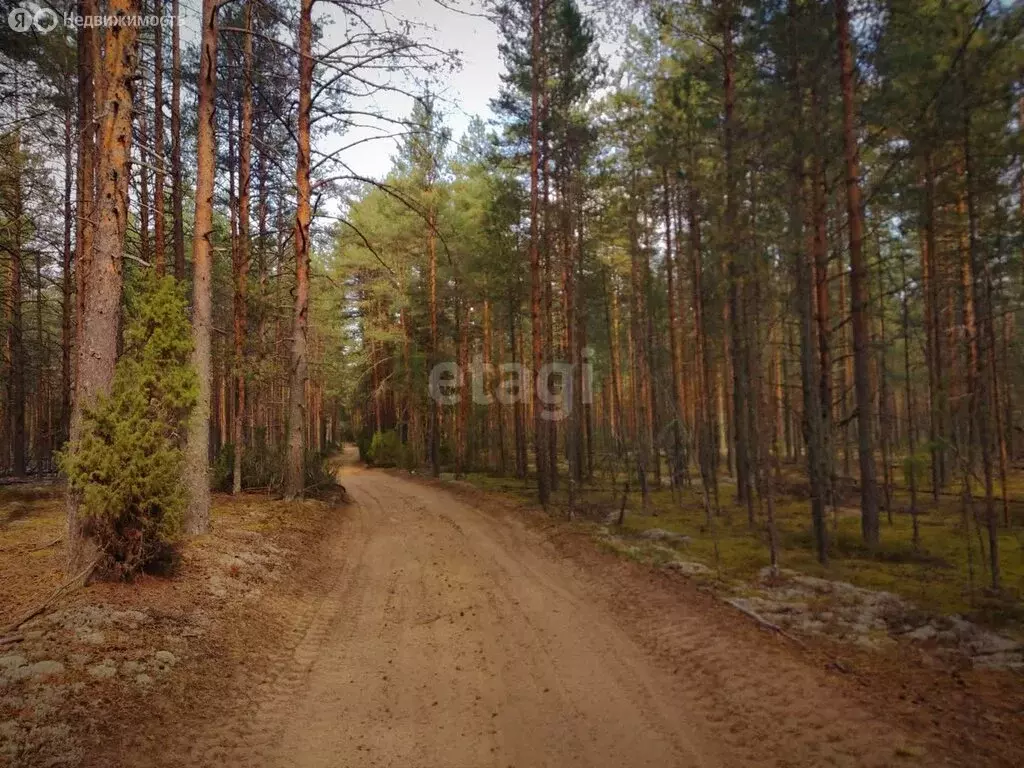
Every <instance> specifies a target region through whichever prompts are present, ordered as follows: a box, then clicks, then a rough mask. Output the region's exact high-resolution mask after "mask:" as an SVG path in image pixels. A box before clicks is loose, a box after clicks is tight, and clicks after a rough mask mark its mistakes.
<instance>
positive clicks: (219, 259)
mask: <svg viewBox="0 0 1024 768" xmlns="http://www.w3.org/2000/svg"><path fill="white" fill-rule="evenodd" d="M111 3H113V4H112V5H109V4H108V5H109V9H110V10H109V11H108V10H107V9H106V8H105V11H104V12H109V13H113V14H115V15H120V16H124V17H132V16H135V15H137V14H140V13H142V12H143V8H142V6H141V5H140V3H139V2H138V1H137V0H111ZM328 6H330V7H331V8H333V9H334V10H333V11H332V13H341V14H345V13H346V9H347V10H352V8H351V7H350V6H347V5H346V4H344V3H330V4H323V5H316V4H314V3H312V2H311V0H302V2H294V3H282V2H279V1H278V0H246V2H244V3H238V4H229V5H226V6H222V7H221V6H219V5H218V4H215V3H213V2H204V4H203V15H202V18H201V23H202V29H203V35H202V39H201V40H200V41H199V42H200V43H201V44H200V45H199V46H198V47H195V48H190V47H189V46H188V45H187V44H186V41H182V39H181V38H182V36H181V32H180V22H179V20H178V14H179V13H182V12H184V13H186V14H187V13H190V12H191V9H190V8H183V7H182V6H181V5H180V4H179V3H178V0H171V2H170V6H169V9H168V7H167V4H166V2H165V0H156V2H154V3H152V4H150V5H148V6H147V8H146V12H147V13H148V12H150V11H152V12H154V13H157V14H165V12H166V11H168V10H169V18H170V17H173V23H172V24H171V27H170V30H169V34H165V32H164V30H160V31H157V30H154V29H152V28H148V27H144V26H138V25H123V26H119V27H117V28H116V29H106V28H103V27H83V28H82V29H80V30H78V31H77V32H76V34H75V35H74V37H72V36H70V35H65V36H59V35H49V36H46V37H45V39H44V38H43V37H42V36H39V37H33V36H25V35H21V34H16V33H13V32H7V31H3V32H2V35H3V37H2V40H3V43H4V45H3V53H2V54H0V65H2V66H3V68H4V73H5V78H4V83H5V85H4V86H3V88H4V89H5V91H4V99H3V101H2V103H0V146H2V148H3V152H2V153H0V298H2V304H0V310H2V320H3V327H2V335H0V338H2V352H3V355H2V373H3V388H2V393H0V406H2V420H0V467H2V470H3V471H4V472H5V473H11V474H17V475H30V474H33V473H38V472H47V471H49V470H50V469H51V468H52V467H53V461H52V458H51V456H52V453H53V451H54V450H56V449H58V448H59V447H60V446H61V445H62V443H63V442H64V441H65V440H66V439H67V438H68V437H75V436H77V435H78V429H79V426H80V424H81V421H82V418H83V416H84V415H85V414H86V412H87V411H88V410H89V408H90V406H91V404H92V403H94V402H96V398H97V397H99V396H100V395H102V394H104V393H106V392H108V391H109V389H110V385H111V381H112V380H113V376H114V371H115V368H116V363H117V360H118V358H119V357H121V356H123V354H124V344H125V335H124V332H123V329H125V328H126V327H127V325H126V320H127V319H129V317H128V314H127V310H126V306H128V302H129V301H130V299H131V297H132V296H133V295H134V291H136V290H138V289H139V286H140V285H141V281H142V279H143V278H144V276H146V275H148V273H149V272H150V271H153V272H155V273H158V274H159V273H162V272H167V273H171V272H173V274H174V277H175V279H176V280H177V281H179V282H185V283H186V285H187V286H188V287H190V288H191V295H192V301H191V307H190V311H191V312H190V317H191V320H192V323H193V329H194V339H193V355H194V359H193V364H194V366H195V368H196V371H197V374H198V397H197V405H196V408H195V411H194V413H193V419H192V421H191V424H190V439H189V443H188V456H189V460H188V467H189V470H188V478H189V479H188V487H189V488H190V490H191V491H192V493H191V494H190V522H189V528H190V529H191V530H193V531H200V530H204V529H205V528H206V526H207V525H208V519H209V497H208V492H207V487H208V481H211V480H212V483H213V485H215V486H216V487H220V488H224V489H228V488H230V489H232V490H233V491H234V492H236V493H237V492H241V491H243V490H245V489H246V488H252V487H273V488H276V489H280V490H281V491H282V492H284V493H285V494H286V495H287V496H289V497H293V496H299V495H301V494H302V493H303V492H304V490H305V487H306V485H307V482H308V479H307V469H308V466H307V465H308V462H309V461H310V460H311V457H312V456H313V455H315V454H316V453H317V452H318V451H320V450H323V449H325V448H326V447H327V446H329V445H330V444H331V443H333V442H335V441H337V440H339V439H341V437H342V436H343V435H346V434H347V435H351V436H353V437H358V438H359V439H360V441H361V442H362V443H363V444H364V446H366V447H369V446H370V445H371V444H372V442H373V435H374V434H375V433H381V434H382V435H384V434H385V433H392V432H394V433H395V436H391V435H390V434H387V436H384V437H381V438H379V439H378V440H377V443H378V446H380V445H386V446H391V447H393V446H395V445H396V444H397V445H401V446H402V448H401V449H400V450H395V451H392V450H391V449H390V448H389V455H391V454H395V456H396V457H397V458H396V460H401V461H403V462H405V463H407V464H409V465H415V466H418V465H420V464H421V463H428V464H429V465H430V469H431V471H432V472H433V473H434V474H440V473H441V472H442V470H445V469H446V468H451V469H454V470H455V471H456V472H457V473H459V474H460V475H461V474H464V473H466V472H469V471H473V470H475V469H486V470H488V471H491V472H494V473H498V474H506V473H507V474H513V475H515V476H516V477H518V478H523V479H526V478H529V477H531V475H532V479H533V481H534V482H536V484H537V486H536V487H537V493H538V497H539V499H540V500H541V502H542V503H544V504H545V505H547V506H549V507H552V508H553V507H554V506H557V505H561V504H563V503H564V504H565V506H566V508H567V510H568V514H574V513H575V512H576V511H577V510H578V509H580V508H581V501H584V500H585V499H584V497H585V496H586V494H587V493H588V492H589V491H590V489H592V488H594V487H595V486H596V485H599V484H601V483H606V484H608V485H609V486H611V487H614V488H615V489H616V493H621V494H622V496H620V497H619V498H620V500H622V503H620V504H619V509H620V511H621V513H622V514H625V511H626V507H627V502H628V495H629V494H630V493H631V492H632V491H634V490H635V489H639V490H640V494H639V500H640V509H641V510H648V511H651V512H653V511H655V510H656V504H655V503H654V499H655V497H656V495H657V492H658V489H659V488H661V487H662V486H665V485H667V486H668V487H670V488H671V489H672V491H673V493H674V494H675V496H676V498H683V494H684V492H685V491H687V490H688V489H690V488H691V486H692V487H694V492H696V493H698V494H699V498H701V499H702V506H703V510H702V511H703V514H704V518H705V524H706V525H708V526H712V527H713V526H714V525H715V524H716V521H717V520H719V519H720V518H721V517H722V516H723V515H729V514H731V511H732V510H733V507H734V505H738V506H739V507H741V508H743V511H744V512H745V515H744V517H745V520H746V522H747V524H748V525H749V526H751V528H752V530H753V531H755V533H756V532H758V531H763V532H764V534H765V539H766V540H770V541H772V542H776V539H775V533H774V532H773V528H772V522H771V513H770V510H771V509H772V505H773V499H774V498H775V496H776V495H777V494H778V493H780V492H782V491H784V490H785V489H786V487H787V485H789V484H791V483H793V482H799V484H800V485H803V484H804V483H806V486H807V495H808V497H809V502H808V506H809V508H810V515H809V518H810V519H809V527H810V529H811V531H812V536H813V541H814V546H815V548H816V550H817V555H818V557H819V559H820V560H821V561H822V562H826V561H827V560H828V558H829V556H830V553H832V550H833V549H834V543H835V542H834V539H835V536H836V530H837V528H838V527H839V525H840V511H841V508H842V507H844V506H847V505H849V503H850V502H849V497H851V496H852V495H858V496H859V497H860V505H859V506H860V522H861V539H862V540H863V543H864V544H865V546H866V548H867V549H869V550H871V549H877V548H879V547H882V546H885V544H886V530H887V529H886V527H885V523H884V521H883V519H882V512H883V511H884V512H885V513H886V517H887V519H889V520H893V519H895V515H897V514H899V513H900V511H901V507H900V504H901V502H900V500H899V499H900V496H899V495H898V494H896V493H895V492H894V489H895V486H896V485H897V478H898V477H899V476H900V474H901V473H900V472H898V471H896V469H898V468H899V467H900V466H901V465H902V466H903V468H904V472H903V476H904V477H905V479H906V480H907V482H908V484H909V485H910V491H911V496H912V498H913V501H912V502H911V511H912V513H913V515H914V516H915V520H916V519H917V518H916V516H917V514H918V513H919V512H920V511H922V509H921V506H922V503H921V502H922V500H923V499H926V498H930V499H931V503H932V504H933V505H935V504H937V503H938V502H940V501H941V500H942V499H943V498H948V497H953V496H955V497H956V498H957V499H959V502H960V505H961V511H962V515H961V526H962V529H963V534H964V541H965V542H967V544H966V545H965V546H966V547H967V549H968V551H969V552H970V553H971V557H972V564H973V563H974V559H973V558H975V557H977V562H979V563H982V564H983V565H984V569H985V576H986V579H987V583H988V585H989V586H991V587H993V588H999V587H1000V586H1001V581H1000V575H1001V572H1000V558H999V543H1000V534H1001V533H1002V532H1003V531H1004V529H1005V528H1006V527H1007V526H1008V525H1009V523H1010V522H1011V512H1012V510H1011V508H1010V504H1009V494H1008V491H1007V486H1008V475H1009V473H1010V472H1011V469H1012V466H1013V462H1014V461H1015V460H1016V459H1019V458H1020V455H1021V441H1020V439H1019V438H1018V437H1016V435H1017V433H1018V431H1019V429H1020V427H1021V424H1020V415H1019V413H1018V411H1019V403H1020V400H1021V394H1020V387H1021V377H1020V373H1021V372H1020V360H1019V351H1020V350H1019V349H1018V346H1019V345H1018V344H1017V341H1016V333H1015V324H1016V322H1017V319H1018V318H1017V314H1018V312H1019V302H1018V298H1019V296H1018V291H1017V289H1016V287H1015V286H1017V285H1018V284H1019V280H1020V276H1021V266H1020V248H1019V245H1020V239H1021V231H1022V230H1021V227H1022V216H1024V204H1022V203H1021V201H1020V197H1021V189H1022V187H1021V182H1020V176H1021V170H1020V167H1021V166H1020V156H1021V152H1020V130H1019V129H1020V126H1019V119H1020V110H1021V103H1022V102H1021V85H1020V66H1019V65H1020V62H1019V60H1018V59H1019V57H1018V56H1016V55H1015V54H1016V51H1017V49H1018V48H1019V42H1020V40H1019V37H1020V31H1019V30H1020V23H1021V13H1022V11H1021V9H1019V8H1017V7H1008V6H1005V5H1000V4H993V3H985V2H982V1H981V0H977V1H976V2H975V1H974V0H971V1H970V2H964V3H959V4H927V3H925V4H922V3H917V2H910V0H893V2H890V3H887V4H886V5H885V6H884V7H883V6H882V5H880V4H878V3H873V2H868V3H866V4H864V3H862V4H850V3H848V2H847V1H846V0H829V1H828V2H822V3H808V2H799V1H798V0H792V1H790V0H766V1H764V2H752V1H751V0H721V1H720V2H715V3H704V4H688V5H687V4H648V5H643V6H637V7H633V11H631V13H630V14H629V15H628V16H626V17H624V18H623V26H624V27H625V28H627V29H628V36H627V38H626V40H625V48H624V49H623V50H625V51H627V52H628V55H627V56H625V57H624V60H623V61H622V62H621V64H620V66H619V68H618V70H617V71H615V72H612V73H608V72H606V65H605V63H604V62H603V61H602V60H601V57H600V56H599V54H598V46H597V39H598V35H597V32H596V31H595V28H594V26H593V25H592V24H591V23H590V21H589V20H588V19H587V18H586V16H585V14H584V13H583V11H582V10H581V8H580V7H579V6H578V5H577V4H576V3H575V2H573V0H550V1H545V2H540V1H539V0H507V2H501V3H497V4H496V5H494V6H493V8H492V10H493V12H494V19H495V21H496V22H497V25H498V29H499V31H500V33H501V42H500V49H499V55H500V56H501V57H502V60H503V62H504V64H505V72H504V74H503V78H502V84H501V90H500V92H499V93H498V94H497V97H496V99H495V101H494V104H493V111H494V116H495V122H494V123H493V124H492V125H490V126H488V125H485V124H483V123H482V122H476V123H474V124H473V125H472V126H471V127H470V129H469V130H468V131H467V132H466V133H465V134H464V135H463V136H461V137H458V138H457V139H456V140H453V138H452V135H451V131H450V129H449V128H447V127H446V125H445V120H444V111H445V107H444V102H443V100H442V99H439V98H438V97H437V96H436V95H435V89H433V88H431V87H429V86H427V85H424V84H422V83H419V82H417V83H416V84H415V85H412V86H409V87H408V88H407V89H406V88H405V87H404V86H402V85H401V84H396V83H397V81H396V80H395V78H394V77H393V76H392V73H393V72H394V71H398V70H406V71H415V72H417V73H426V74H428V75H429V74H435V73H436V72H438V71H441V70H442V68H443V67H445V66H446V65H448V64H449V63H450V61H451V58H450V56H449V55H448V54H447V53H446V52H444V51H438V50H436V49H434V48H433V47H431V46H430V45H427V44H423V43H421V42H420V41H418V40H417V39H416V29H415V25H410V26H409V27H408V28H405V27H395V26H393V25H391V24H389V23H387V21H386V19H387V16H386V13H385V12H386V5H385V0H367V1H365V2H361V3H360V4H359V13H358V14H357V13H349V14H348V15H346V20H347V24H346V25H345V26H344V28H343V29H341V30H340V31H339V30H335V31H333V32H332V33H331V34H332V35H334V34H335V33H337V34H338V35H340V37H339V39H337V40H335V39H333V37H332V38H331V44H330V46H327V44H326V40H327V37H326V36H325V33H324V32H323V29H322V24H321V19H320V17H319V14H318V12H317V9H318V8H327V7H328ZM75 8H76V9H77V10H78V11H79V12H80V13H82V14H94V13H97V12H98V6H97V4H96V3H95V2H94V0H81V2H79V3H77V4H76V6H75ZM217 14H219V16H218V15H217ZM165 15H166V14H165ZM168 48H169V50H168ZM101 54H102V55H101ZM403 90H405V91H406V93H405V95H406V96H408V97H410V103H411V104H412V105H413V108H412V109H411V110H410V114H408V115H407V116H404V117H401V118H392V117H389V116H384V115H379V114H376V115H375V114H374V113H373V111H372V110H370V111H368V110H367V108H366V105H367V100H368V99H370V100H372V99H373V97H374V96H375V95H379V94H382V93H385V92H391V93H394V92H403ZM193 106H194V107H195V109H193ZM192 115H196V122H195V123H193V118H192ZM782 117H784V118H785V119H781V118H782ZM363 121H369V122H371V123H373V124H374V125H375V126H376V127H377V128H379V129H380V130H379V133H380V135H381V137H388V136H389V134H392V133H393V134H394V136H390V138H398V139H399V142H398V150H397V153H396V158H395V164H394V167H393V169H392V171H391V173H390V174H389V175H388V177H387V178H385V179H365V178H362V177H360V176H359V175H358V174H356V173H353V172H352V170H351V168H349V167H348V165H347V164H346V161H345V157H346V155H345V153H346V151H352V150H353V149H354V148H356V147H359V146H361V142H364V141H366V140H368V139H366V138H365V137H363V136H362V135H360V136H358V137H356V136H353V137H351V140H349V138H347V135H346V134H343V133H341V134H339V132H343V131H345V130H348V127H349V126H352V125H355V124H357V123H361V122H363ZM30 125H31V126H36V125H38V126H40V127H41V130H29V129H28V126H30ZM383 126H386V127H383ZM367 130H368V129H367ZM331 133H334V134H335V135H336V136H337V135H341V136H342V138H341V139H340V140H332V141H331V142H323V141H321V140H320V139H321V138H322V137H323V136H324V135H326V134H331ZM167 187H169V189H167ZM333 201H341V203H340V204H339V205H336V204H334V202H333ZM328 223H329V224H330V226H329V227H328V226H325V225H327V224H328ZM186 240H188V241H189V242H190V243H191V244H192V245H191V248H190V249H189V251H186V249H185V242H186ZM449 361H451V362H456V363H458V364H459V368H460V370H462V372H463V377H462V378H461V379H459V378H458V377H457V376H456V377H455V378H446V376H447V374H445V375H443V376H441V378H440V379H438V380H432V373H433V372H436V371H437V370H438V368H436V367H435V366H438V365H443V364H444V363H446V362H449ZM513 363H515V364H521V365H525V366H527V367H528V368H529V369H530V375H531V376H532V380H531V381H523V380H521V379H520V378H518V376H517V374H516V373H515V372H514V370H513V368H512V367H511V364H513ZM559 363H564V364H565V366H566V367H565V368H564V369H562V370H560V369H559V368H558V365H557V364H559ZM446 370H447V369H446ZM591 371H593V376H592V377H591V376H590V372H591ZM470 372H472V373H473V375H472V376H469V375H468V373H470ZM473 382H476V383H477V384H479V385H481V386H482V393H478V394H480V395H481V396H483V399H482V400H481V399H479V397H478V398H477V399H478V402H473V401H472V400H471V396H472V391H471V389H472V387H473V386H474V385H473ZM432 386H433V388H434V394H435V395H436V394H440V395H442V397H441V398H440V399H438V398H437V397H434V396H432V395H431V394H430V392H431V387H432ZM516 392H521V393H523V394H526V395H527V397H517V396H515V393H516ZM454 396H458V398H459V400H460V402H459V404H458V405H456V404H455V403H454V402H449V401H448V400H449V399H453V398H454ZM488 397H490V400H488V399H487V398H488ZM506 403H507V404H509V405H510V407H507V408H506V407H505V404H506ZM855 434H856V444H855V442H854V436H855ZM396 439H397V442H396ZM855 452H856V455H857V457H858V461H856V462H854V461H853V456H854V453H855ZM211 463H212V465H213V472H212V477H211V473H210V467H211ZM666 468H667V470H668V471H667V472H666V471H665V470H666ZM894 468H896V469H894ZM693 470H695V472H693V474H692V476H691V471H693ZM795 475H799V477H800V479H799V481H794V479H793V478H794V476H795ZM623 488H625V492H623V490H622V489H623ZM79 503H80V494H78V493H72V494H71V496H70V500H69V526H70V531H71V535H70V539H69V540H70V541H71V542H72V544H73V546H72V550H73V553H75V558H73V559H76V560H81V559H82V558H81V557H80V555H82V554H83V553H85V554H87V553H86V550H87V549H88V543H87V542H83V541H82V540H81V536H80V535H79V533H80V530H79V528H78V523H77V521H78V519H79V517H78V512H77V510H78V505H79ZM919 534H920V531H918V538H919ZM919 543H920V542H919ZM79 545H81V546H79Z"/></svg>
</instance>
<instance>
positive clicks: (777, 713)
mask: <svg viewBox="0 0 1024 768" xmlns="http://www.w3.org/2000/svg"><path fill="white" fill-rule="evenodd" d="M343 482H344V484H345V486H346V487H347V489H348V491H349V494H350V495H351V497H352V498H353V500H354V502H355V503H354V504H352V505H350V506H349V507H347V508H346V510H345V515H346V521H345V522H344V523H343V524H342V526H341V532H340V533H339V534H338V535H337V537H336V540H335V541H333V542H332V543H331V545H330V546H331V549H330V552H331V553H332V554H331V557H332V561H333V566H334V572H333V575H332V576H331V579H330V583H329V585H328V588H327V589H326V590H324V592H323V594H321V595H318V596H317V599H316V601H315V602H314V603H312V604H310V605H309V606H307V608H306V610H307V612H312V613H311V615H310V616H308V617H307V621H306V624H305V627H306V628H305V630H304V633H303V635H302V638H301V640H300V642H299V643H298V645H297V647H296V648H295V651H294V655H293V657H292V658H289V659H285V660H282V661H281V664H280V665H279V668H277V669H273V670H268V673H267V675H268V679H267V685H266V690H265V691H264V692H263V693H262V694H261V702H260V705H259V707H258V709H257V711H255V713H253V714H252V715H251V717H249V718H248V719H247V720H246V722H244V723H232V724H230V725H229V726H224V725H222V726H218V727H216V728H212V730H211V734H210V736H209V738H210V739H212V744H211V745H210V746H212V747H213V752H210V751H206V754H207V755H208V756H209V755H211V754H212V755H214V756H215V760H216V761H217V762H222V763H223V764H235V765H243V764H244V765H272V766H323V767H324V768H342V767H343V766H397V767H401V768H413V767H417V766H423V767H424V768H443V767H447V766H451V767H454V768H477V767H480V768H482V767H484V766H495V767H496V768H498V767H500V768H506V767H507V766H515V767H516V768H532V767H534V766H557V767H561V766H615V767H616V768H621V767H624V766H637V767H639V766H658V767H659V768H666V767H668V766H723V767H727V768H736V767H737V766H748V765H749V766H755V765H756V766H764V765H778V766H796V765H806V766H826V765H850V766H854V765H856V766H885V765H914V764H928V765H938V764H941V762H940V761H937V760H936V759H934V758H932V757H927V756H926V755H925V754H924V751H923V750H922V749H921V748H920V747H918V746H914V745H912V744H911V743H910V742H909V741H908V740H907V738H905V736H904V735H903V734H902V733H900V732H899V731H898V730H897V729H896V728H895V727H893V726H891V725H890V724H887V723H886V722H885V720H884V716H883V715H881V714H874V713H871V712H867V711H865V710H864V709H863V708H861V707H859V706H858V705H857V704H856V703H854V702H853V701H852V700H851V699H849V698H846V697H845V696H844V694H843V690H842V688H841V687H840V686H839V685H838V684H837V683H834V682H833V681H832V679H831V677H830V676H829V675H828V674H827V673H826V672H825V670H823V669H821V668H813V669H812V668H811V667H810V666H809V665H806V664H803V663H802V662H801V661H800V660H799V658H797V657H796V656H795V655H794V654H793V652H792V650H791V649H788V648H784V647H782V645H783V644H784V643H783V641H780V640H778V639H777V638H774V637H772V636H770V635H767V634H765V633H762V632H759V631H757V630H754V629H751V628H750V627H749V626H746V624H745V619H743V617H740V616H737V617H735V619H732V620H733V621H735V624H736V627H735V628H733V629H730V628H729V627H723V624H722V621H723V619H722V617H721V616H720V615H719V614H717V613H715V612H714V611H712V612H711V613H710V614H709V613H708V612H707V609H706V608H702V607H701V606H700V605H699V604H695V605H693V606H690V605H687V604H686V602H685V600H684V601H683V602H679V600H676V601H675V603H672V604H670V603H668V602H664V603H662V604H659V603H658V602H657V601H655V602H653V603H652V604H651V605H650V606H647V607H644V608H643V609H640V608H639V606H641V605H642V604H643V603H644V601H645V600H647V599H648V598H647V597H646V596H645V594H644V588H643V585H642V584H636V583H628V584H627V583H623V584H619V583H617V582H616V581H615V579H614V578H613V577H611V576H610V575H609V574H608V573H592V572H588V569H586V568H584V567H581V566H580V565H579V564H574V563H570V562H568V561H567V560H566V559H564V558H560V557H558V556H557V553H556V552H555V550H554V548H553V547H552V546H551V545H550V544H547V543H546V542H545V539H544V536H543V534H542V532H539V531H537V530H536V529H535V528H531V527H530V526H527V525H524V524H523V523H522V521H521V520H519V519H517V517H516V516H515V515H514V514H509V513H508V512H507V511H506V512H494V511H488V510H486V509H481V508H478V507H477V506H474V505H471V504H468V503H465V502H463V501H460V500H458V499H457V498H456V497H455V496H454V495H453V494H451V493H449V492H448V491H446V490H444V489H443V488H439V487H437V486H433V485H429V484H425V483H421V482H417V481H416V480H414V479H411V478H410V479H406V478H403V477H399V476H395V475H391V474H386V473H382V472H375V471H372V470H364V469H359V468H356V467H348V468H346V469H345V470H344V477H343ZM638 617H640V618H638ZM218 728H219V729H220V730H218ZM225 728H226V729H227V731H226V730H225ZM228 731H230V733H229V732H228Z"/></svg>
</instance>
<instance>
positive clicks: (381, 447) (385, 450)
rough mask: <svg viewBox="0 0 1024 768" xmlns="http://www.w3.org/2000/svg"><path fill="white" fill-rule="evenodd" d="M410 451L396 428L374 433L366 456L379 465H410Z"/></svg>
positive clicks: (375, 464)
mask: <svg viewBox="0 0 1024 768" xmlns="http://www.w3.org/2000/svg"><path fill="white" fill-rule="evenodd" d="M408 452H409V449H408V448H407V447H406V446H405V445H404V444H403V443H402V438H401V436H400V435H399V434H398V433H397V432H395V431H394V430H388V431H387V432H376V433H374V435H373V440H372V441H371V442H370V447H369V450H368V451H367V454H366V458H367V461H368V462H369V463H370V464H373V465H374V466H377V467H400V466H407V465H408V463H409V461H408Z"/></svg>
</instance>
